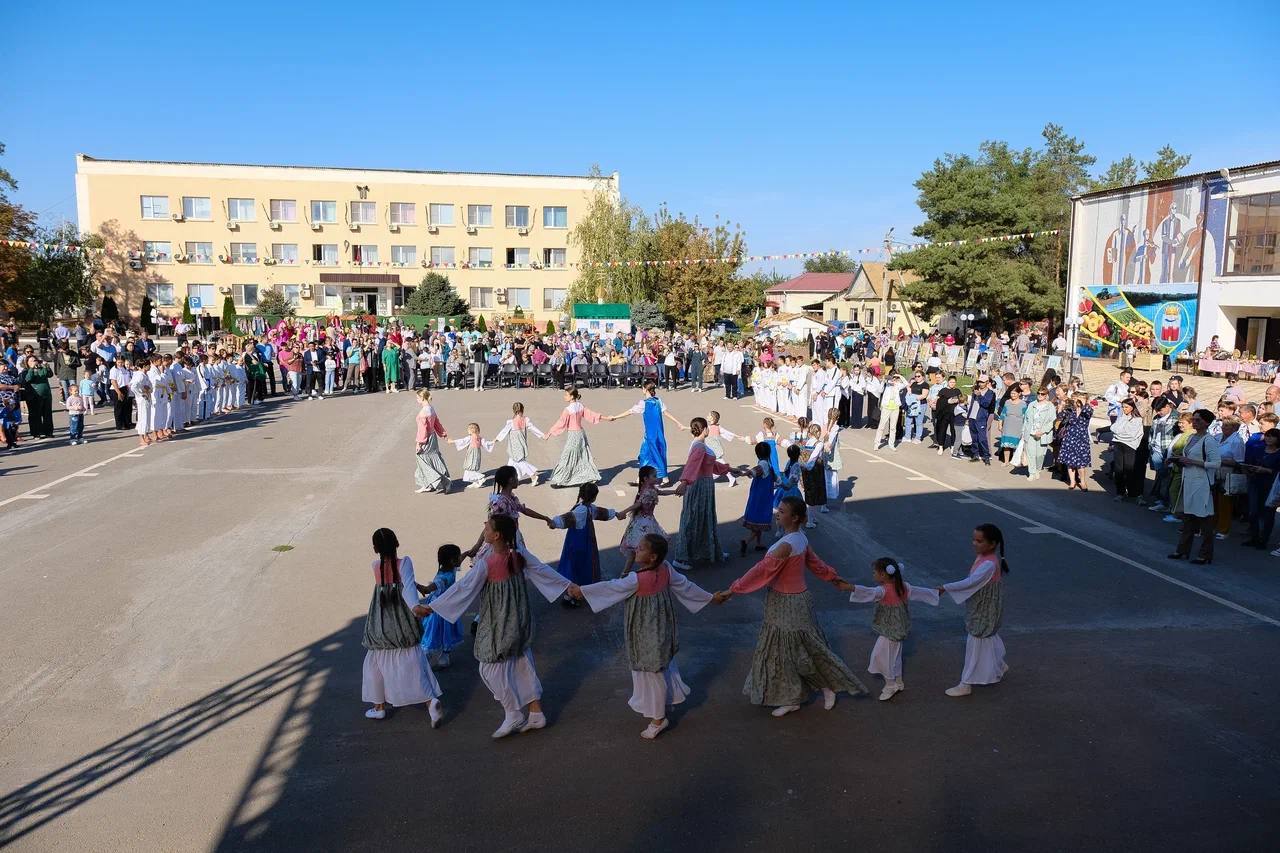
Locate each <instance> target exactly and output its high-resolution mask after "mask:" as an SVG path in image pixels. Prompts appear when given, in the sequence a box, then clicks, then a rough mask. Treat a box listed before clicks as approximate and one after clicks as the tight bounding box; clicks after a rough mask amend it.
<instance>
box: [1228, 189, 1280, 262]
mask: <svg viewBox="0 0 1280 853" xmlns="http://www.w3.org/2000/svg"><path fill="white" fill-rule="evenodd" d="M1231 208H1232V211H1233V212H1234V213H1235V217H1234V219H1235V225H1234V227H1233V229H1232V233H1231V236H1230V237H1229V238H1227V260H1226V264H1225V265H1224V268H1223V272H1224V273H1234V274H1236V275H1267V274H1268V273H1274V272H1276V270H1277V267H1276V246H1277V243H1278V242H1280V240H1278V237H1280V192H1277V193H1258V194H1257V195H1250V196H1244V197H1242V198H1235V199H1232V201H1231Z"/></svg>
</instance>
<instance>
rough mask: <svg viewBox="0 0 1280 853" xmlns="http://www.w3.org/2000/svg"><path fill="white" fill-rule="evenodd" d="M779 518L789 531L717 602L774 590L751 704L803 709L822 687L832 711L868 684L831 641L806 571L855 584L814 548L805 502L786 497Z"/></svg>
mask: <svg viewBox="0 0 1280 853" xmlns="http://www.w3.org/2000/svg"><path fill="white" fill-rule="evenodd" d="M778 517H779V521H780V522H781V523H782V529H783V530H784V531H785V535H784V536H783V537H782V538H781V539H779V540H778V541H777V542H775V543H774V544H773V547H772V548H770V549H769V552H768V553H767V554H766V555H765V557H764V559H763V560H761V561H760V562H759V563H756V565H755V566H753V567H752V568H751V569H750V571H748V572H747V573H746V574H745V575H743V576H742V577H740V578H738V579H737V580H736V581H734V582H733V584H732V585H730V587H729V589H727V590H725V591H723V592H717V593H716V594H715V599H714V600H715V602H716V603H717V604H723V603H724V602H726V601H728V600H729V599H730V598H731V597H733V596H734V595H735V594H738V593H743V594H745V593H749V592H755V591H756V590H758V589H764V588H765V587H768V589H769V591H768V593H767V595H766V597H765V603H764V623H763V624H762V625H761V626H760V636H759V638H758V639H757V640H756V650H755V655H754V656H753V657H752V659H751V671H750V672H749V673H748V674H747V682H746V684H745V685H744V686H743V688H742V692H743V693H745V694H746V695H747V697H748V698H749V699H750V700H751V703H752V704H754V705H773V706H774V709H773V716H775V717H782V716H785V715H786V714H789V713H791V712H792V711H796V710H799V708H800V705H801V704H802V703H803V702H805V701H807V700H808V699H809V697H810V696H811V695H813V693H814V692H815V691H818V690H821V691H822V697H823V707H824V708H826V709H827V710H831V709H832V708H834V707H835V704H836V693H837V692H839V691H841V690H844V691H847V692H848V693H850V694H852V695H858V694H861V693H866V692H867V688H866V687H865V686H863V684H862V682H861V681H859V680H858V677H857V676H855V675H854V674H853V672H852V671H850V669H849V667H848V666H847V665H846V664H845V662H844V661H842V660H841V659H840V657H839V656H838V655H837V654H836V653H835V652H833V651H832V650H831V648H830V646H828V645H827V638H826V636H825V635H824V634H823V633H822V628H821V627H820V626H819V625H818V620H817V616H816V615H815V613H814V610H813V597H812V596H811V595H810V594H809V590H808V588H807V587H806V585H805V574H804V573H805V570H806V569H808V571H810V572H812V573H813V574H814V575H815V576H817V577H819V578H821V579H822V580H825V581H827V582H828V583H830V584H831V585H832V586H835V587H836V588H837V589H840V590H843V591H845V592H852V591H853V584H851V583H849V582H848V581H846V580H844V579H843V578H841V577H840V576H839V575H838V574H836V570H835V569H833V568H831V567H830V566H828V565H827V564H826V563H824V562H823V561H822V560H820V559H819V558H818V556H817V555H816V554H814V553H813V550H812V549H811V548H810V547H809V540H808V539H807V538H806V537H805V535H804V533H803V532H802V531H801V530H800V527H801V525H802V524H804V518H805V505H804V502H803V501H801V500H799V499H798V498H793V497H789V498H785V499H784V500H783V501H782V505H781V506H779V507H778Z"/></svg>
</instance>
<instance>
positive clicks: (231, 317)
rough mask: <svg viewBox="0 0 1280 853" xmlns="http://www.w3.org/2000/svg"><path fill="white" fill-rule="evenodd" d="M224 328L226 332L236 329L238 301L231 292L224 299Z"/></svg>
mask: <svg viewBox="0 0 1280 853" xmlns="http://www.w3.org/2000/svg"><path fill="white" fill-rule="evenodd" d="M222 330H223V331H224V332H235V330H236V303H235V300H234V299H232V298H231V296H230V295H229V294H228V295H227V296H225V297H223V299H222Z"/></svg>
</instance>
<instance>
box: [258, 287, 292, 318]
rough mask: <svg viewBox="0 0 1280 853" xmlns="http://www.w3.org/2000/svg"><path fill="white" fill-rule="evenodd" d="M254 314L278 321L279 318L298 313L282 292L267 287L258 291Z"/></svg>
mask: <svg viewBox="0 0 1280 853" xmlns="http://www.w3.org/2000/svg"><path fill="white" fill-rule="evenodd" d="M254 313H255V314H257V315H258V316H259V317H271V318H272V319H275V320H278V319H280V318H281V317H292V316H294V315H295V314H297V313H298V312H297V311H296V310H294V307H293V303H291V302H290V301H289V299H288V297H286V296H285V295H284V292H283V291H281V290H277V289H276V288H274V287H268V288H263V289H262V290H259V291H258V307H257V308H256V309H254Z"/></svg>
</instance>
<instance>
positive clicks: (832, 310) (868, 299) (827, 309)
mask: <svg viewBox="0 0 1280 853" xmlns="http://www.w3.org/2000/svg"><path fill="white" fill-rule="evenodd" d="M914 281H919V276H917V275H916V274H915V273H913V272H908V271H905V270H891V269H889V268H888V265H886V264H884V263H881V262H879V261H861V262H859V264H858V269H857V270H856V271H855V272H854V274H853V281H851V282H850V283H849V286H848V287H847V288H845V289H844V290H843V291H842V292H840V293H837V294H835V295H834V296H832V297H830V298H829V299H827V300H826V301H825V302H823V303H822V316H823V319H825V320H826V321H827V322H834V323H848V322H857V323H861V324H862V325H863V327H865V328H867V329H872V330H878V329H888V330H889V331H890V332H892V333H893V334H897V333H898V332H906V333H907V334H912V333H914V332H919V331H928V330H929V329H931V328H933V326H934V325H936V323H934V322H931V321H927V320H925V319H922V318H921V317H919V316H918V315H917V314H916V306H915V305H913V304H911V303H909V302H904V301H903V300H902V297H901V290H902V286H903V285H904V284H910V283H911V282H914Z"/></svg>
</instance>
